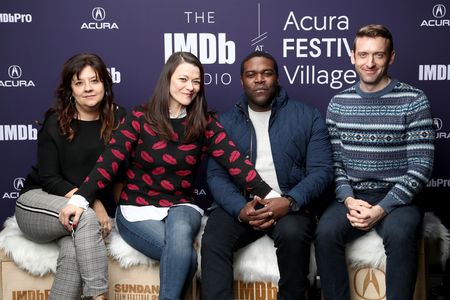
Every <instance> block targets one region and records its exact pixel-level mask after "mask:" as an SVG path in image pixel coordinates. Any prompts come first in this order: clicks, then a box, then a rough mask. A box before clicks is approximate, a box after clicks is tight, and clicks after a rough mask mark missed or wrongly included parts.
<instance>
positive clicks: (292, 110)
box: [282, 98, 321, 118]
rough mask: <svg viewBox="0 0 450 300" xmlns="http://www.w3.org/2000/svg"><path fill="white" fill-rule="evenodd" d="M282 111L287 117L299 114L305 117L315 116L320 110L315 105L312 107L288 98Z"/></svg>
mask: <svg viewBox="0 0 450 300" xmlns="http://www.w3.org/2000/svg"><path fill="white" fill-rule="evenodd" d="M282 111H283V112H284V114H286V115H287V116H288V117H290V116H299V117H300V118H305V117H316V116H320V115H321V114H320V112H319V110H318V109H317V108H316V107H313V106H311V105H309V104H307V103H305V102H303V101H299V100H295V99H291V98H290V99H288V101H286V105H285V106H284V107H283V109H282Z"/></svg>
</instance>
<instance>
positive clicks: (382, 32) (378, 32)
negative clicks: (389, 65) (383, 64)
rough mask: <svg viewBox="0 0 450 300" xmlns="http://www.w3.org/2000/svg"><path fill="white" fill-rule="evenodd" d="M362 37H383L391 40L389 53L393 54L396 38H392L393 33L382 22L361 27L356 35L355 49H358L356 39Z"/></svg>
mask: <svg viewBox="0 0 450 300" xmlns="http://www.w3.org/2000/svg"><path fill="white" fill-rule="evenodd" d="M361 37H373V38H374V37H383V38H385V39H387V40H388V41H389V44H388V49H387V50H388V54H389V56H390V55H391V53H392V51H394V39H393V38H392V34H391V32H390V31H389V29H387V27H386V26H384V25H380V24H369V25H366V26H363V27H361V28H360V29H359V30H358V31H357V32H356V36H355V40H354V41H353V51H355V50H356V40H357V39H358V38H361Z"/></svg>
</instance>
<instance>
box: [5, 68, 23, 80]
mask: <svg viewBox="0 0 450 300" xmlns="http://www.w3.org/2000/svg"><path fill="white" fill-rule="evenodd" d="M8 75H9V77H10V78H12V79H18V78H20V77H21V76H22V69H21V68H20V67H19V66H18V65H11V66H9V68H8Z"/></svg>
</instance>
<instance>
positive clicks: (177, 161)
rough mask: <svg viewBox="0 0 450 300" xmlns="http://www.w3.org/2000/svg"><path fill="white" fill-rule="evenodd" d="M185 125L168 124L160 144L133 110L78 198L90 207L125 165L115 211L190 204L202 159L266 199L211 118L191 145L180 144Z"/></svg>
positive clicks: (140, 114)
mask: <svg viewBox="0 0 450 300" xmlns="http://www.w3.org/2000/svg"><path fill="white" fill-rule="evenodd" d="M184 121H185V119H175V120H172V125H173V128H174V131H175V135H174V136H173V138H172V140H170V141H164V140H161V139H160V138H159V136H158V135H157V134H156V133H155V132H154V131H153V129H152V128H151V127H150V126H149V124H148V123H147V122H146V120H145V118H144V109H143V107H138V108H135V109H134V110H132V112H131V113H130V114H128V116H127V118H126V120H125V122H124V123H122V124H121V126H120V127H119V129H118V130H117V131H116V132H115V134H114V136H113V138H112V139H111V141H110V144H109V145H108V147H107V148H106V151H105V152H103V154H102V156H100V157H99V159H98V161H97V164H96V166H95V168H94V169H93V171H92V172H91V173H90V175H89V176H88V177H87V178H86V180H85V183H84V184H83V185H82V186H81V187H80V189H79V190H78V192H77V194H80V195H82V196H84V197H85V198H86V199H88V201H89V202H91V201H92V199H93V198H94V196H95V193H96V191H97V190H99V189H102V188H103V187H105V186H106V185H107V184H109V183H110V181H111V178H112V177H113V174H114V173H115V172H116V171H117V170H118V167H119V166H120V165H121V164H122V163H125V162H127V163H128V168H127V172H126V176H127V184H126V186H125V188H124V190H123V192H122V194H121V197H120V201H119V205H136V206H145V205H154V206H157V207H168V206H172V205H174V204H179V203H191V202H194V198H193V196H192V194H193V188H194V183H195V178H196V173H197V170H198V168H199V166H200V163H201V160H202V158H203V157H204V156H205V155H210V156H211V157H212V158H214V159H215V160H217V161H218V162H219V163H220V164H221V165H222V166H224V167H225V168H226V169H227V170H228V172H229V174H230V175H231V176H232V177H233V178H234V179H235V180H236V182H237V183H239V184H240V185H241V186H243V187H245V188H246V189H247V190H249V191H252V193H254V194H256V195H260V196H261V197H264V196H266V195H267V194H268V193H269V192H270V190H271V188H270V187H269V186H268V185H267V184H266V183H265V182H264V181H262V179H261V177H260V176H259V175H258V174H257V173H256V171H255V170H254V168H253V167H252V164H251V162H250V161H248V160H245V158H244V157H243V156H241V154H240V152H239V151H238V150H237V148H236V146H235V145H234V143H233V142H232V141H231V140H229V138H228V136H227V134H226V132H225V131H224V130H223V128H222V126H221V125H220V124H219V123H218V122H217V120H216V119H215V118H214V117H212V116H209V119H208V125H207V128H206V130H205V132H204V134H203V136H201V137H200V138H198V139H197V140H196V141H194V142H192V143H190V144H183V143H182V140H183V136H184V131H185V123H184Z"/></svg>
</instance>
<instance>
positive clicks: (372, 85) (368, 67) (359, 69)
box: [351, 37, 395, 92]
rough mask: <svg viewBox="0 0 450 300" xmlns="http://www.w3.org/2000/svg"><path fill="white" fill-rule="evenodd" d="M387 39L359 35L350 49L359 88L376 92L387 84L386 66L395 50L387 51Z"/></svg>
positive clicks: (390, 62)
mask: <svg viewBox="0 0 450 300" xmlns="http://www.w3.org/2000/svg"><path fill="white" fill-rule="evenodd" d="M388 46H389V41H388V40H387V39H385V38H383V37H359V38H357V39H356V42H355V50H354V51H352V55H351V61H352V64H354V65H355V70H356V73H357V74H358V76H359V78H360V81H361V82H360V88H361V90H363V91H365V92H376V91H379V90H381V89H383V88H384V87H385V86H386V85H387V84H389V77H388V68H389V65H390V64H392V63H393V62H394V58H395V52H394V51H392V53H388Z"/></svg>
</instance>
